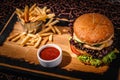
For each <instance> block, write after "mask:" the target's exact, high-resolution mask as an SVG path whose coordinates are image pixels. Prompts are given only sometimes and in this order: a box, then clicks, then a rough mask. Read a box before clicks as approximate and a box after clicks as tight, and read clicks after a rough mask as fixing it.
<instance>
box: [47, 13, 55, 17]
mask: <svg viewBox="0 0 120 80" xmlns="http://www.w3.org/2000/svg"><path fill="white" fill-rule="evenodd" d="M47 17H48V18H53V17H55V14H54V13H51V14H48V15H47Z"/></svg>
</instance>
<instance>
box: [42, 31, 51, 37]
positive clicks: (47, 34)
mask: <svg viewBox="0 0 120 80" xmlns="http://www.w3.org/2000/svg"><path fill="white" fill-rule="evenodd" d="M51 34H53V33H52V32H49V33H41V34H40V36H41V37H44V36H49V35H51Z"/></svg>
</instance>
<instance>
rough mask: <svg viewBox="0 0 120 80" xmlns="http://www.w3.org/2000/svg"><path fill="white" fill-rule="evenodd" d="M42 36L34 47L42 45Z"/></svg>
mask: <svg viewBox="0 0 120 80" xmlns="http://www.w3.org/2000/svg"><path fill="white" fill-rule="evenodd" d="M41 40H42V38H41V37H39V39H38V41H37V42H36V43H35V45H34V47H35V48H37V47H38V46H39V45H40V42H41Z"/></svg>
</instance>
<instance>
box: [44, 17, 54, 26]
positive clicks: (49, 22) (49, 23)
mask: <svg viewBox="0 0 120 80" xmlns="http://www.w3.org/2000/svg"><path fill="white" fill-rule="evenodd" d="M52 21H53V18H51V19H50V20H49V21H48V22H47V23H46V24H45V26H48V25H49V24H50V23H51V22H52Z"/></svg>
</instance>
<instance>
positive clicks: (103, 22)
mask: <svg viewBox="0 0 120 80" xmlns="http://www.w3.org/2000/svg"><path fill="white" fill-rule="evenodd" d="M73 30H74V33H75V35H76V36H77V38H78V39H80V40H81V41H82V42H85V43H87V44H97V43H100V42H103V41H105V40H107V39H109V38H110V37H111V36H112V35H114V28H113V24H112V22H111V21H110V20H109V19H108V18H107V17H106V16H104V15H101V14H99V13H88V14H83V15H81V16H80V17H78V18H77V19H76V20H75V22H74V25H73Z"/></svg>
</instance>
